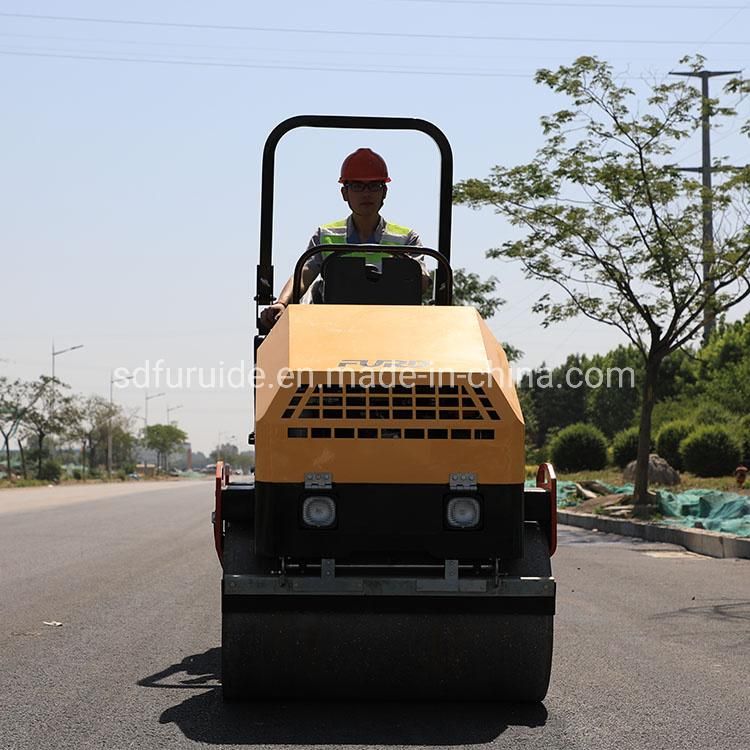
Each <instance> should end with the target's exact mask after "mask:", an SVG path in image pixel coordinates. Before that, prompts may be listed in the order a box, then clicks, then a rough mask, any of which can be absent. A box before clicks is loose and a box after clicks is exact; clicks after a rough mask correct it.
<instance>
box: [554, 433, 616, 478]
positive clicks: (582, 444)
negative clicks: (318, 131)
mask: <svg viewBox="0 0 750 750" xmlns="http://www.w3.org/2000/svg"><path fill="white" fill-rule="evenodd" d="M550 454H551V458H552V463H553V464H554V465H555V468H557V469H558V470H559V471H583V470H586V469H603V468H604V467H605V466H606V465H607V440H606V438H605V437H604V433H602V431H601V430H599V429H598V428H596V427H594V426H593V425H590V424H586V423H584V422H577V423H576V424H572V425H570V426H568V427H565V428H563V429H562V430H560V432H558V433H557V435H556V436H555V438H554V440H553V441H552V444H551V445H550Z"/></svg>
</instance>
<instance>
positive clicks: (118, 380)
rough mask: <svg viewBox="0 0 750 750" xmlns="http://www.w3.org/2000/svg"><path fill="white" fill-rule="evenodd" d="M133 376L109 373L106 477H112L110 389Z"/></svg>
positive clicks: (111, 399) (112, 402)
mask: <svg viewBox="0 0 750 750" xmlns="http://www.w3.org/2000/svg"><path fill="white" fill-rule="evenodd" d="M134 377H135V375H126V376H125V377H122V378H116V377H115V376H114V373H113V372H112V371H111V370H110V372H109V416H108V417H107V477H108V478H109V477H111V476H112V412H113V411H114V394H113V392H112V389H113V387H114V384H115V383H124V382H125V381H126V380H132V379H133V378H134Z"/></svg>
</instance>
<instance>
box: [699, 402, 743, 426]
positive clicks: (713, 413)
mask: <svg viewBox="0 0 750 750" xmlns="http://www.w3.org/2000/svg"><path fill="white" fill-rule="evenodd" d="M690 419H691V421H693V422H695V424H728V423H729V422H731V421H732V419H733V417H732V414H731V412H729V411H727V410H726V409H725V408H724V407H723V406H720V405H719V404H716V403H713V402H711V401H703V402H701V403H699V404H698V408H697V409H695V411H694V412H693V413H692V414H691V416H690Z"/></svg>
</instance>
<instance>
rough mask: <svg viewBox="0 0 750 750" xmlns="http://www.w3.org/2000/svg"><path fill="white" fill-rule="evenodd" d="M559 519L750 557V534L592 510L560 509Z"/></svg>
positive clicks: (706, 552)
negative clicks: (678, 524)
mask: <svg viewBox="0 0 750 750" xmlns="http://www.w3.org/2000/svg"><path fill="white" fill-rule="evenodd" d="M557 520H558V523H562V524H567V525H568V526H578V527H579V528H582V529H589V530H596V531H604V532H606V533H608V534H620V535H621V536H634V537H637V538H639V539H645V540H646V541H648V542H667V543H668V544H678V545H680V546H681V547H685V549H688V550H690V551H691V552H696V553H698V554H699V555H706V556H708V557H721V558H724V557H740V558H743V559H750V538H746V537H741V536H733V535H731V534H720V533H718V532H716V531H704V530H702V529H681V528H679V527H676V526H664V525H662V524H656V523H649V522H648V521H636V520H630V519H623V518H607V517H606V516H597V515H594V514H593V513H574V512H571V511H565V510H560V509H558V511H557Z"/></svg>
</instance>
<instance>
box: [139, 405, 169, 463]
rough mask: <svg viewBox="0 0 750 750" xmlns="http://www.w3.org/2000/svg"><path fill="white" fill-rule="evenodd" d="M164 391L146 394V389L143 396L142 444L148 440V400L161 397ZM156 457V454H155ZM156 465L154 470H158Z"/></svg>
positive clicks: (144, 459)
mask: <svg viewBox="0 0 750 750" xmlns="http://www.w3.org/2000/svg"><path fill="white" fill-rule="evenodd" d="M166 395H167V394H166V393H154V395H153V396H149V395H148V391H146V395H145V396H144V401H143V403H144V405H145V409H144V411H143V414H144V417H143V440H144V444H145V442H146V440H148V402H149V401H151V399H152V398H161V397H162V396H166ZM157 457H158V454H157ZM158 468H159V467H158V466H157V467H156V470H157V471H158ZM143 474H144V476H145V474H146V453H145V451H144V453H143Z"/></svg>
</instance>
